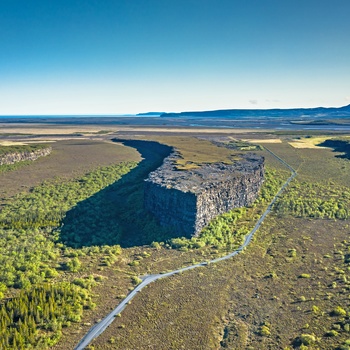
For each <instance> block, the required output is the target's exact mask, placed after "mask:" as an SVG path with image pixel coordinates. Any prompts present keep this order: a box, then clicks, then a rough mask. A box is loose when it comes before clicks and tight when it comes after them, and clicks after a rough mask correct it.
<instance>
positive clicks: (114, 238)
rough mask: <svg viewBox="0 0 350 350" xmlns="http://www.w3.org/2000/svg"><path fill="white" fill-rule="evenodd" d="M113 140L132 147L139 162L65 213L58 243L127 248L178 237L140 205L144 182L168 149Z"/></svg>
mask: <svg viewBox="0 0 350 350" xmlns="http://www.w3.org/2000/svg"><path fill="white" fill-rule="evenodd" d="M113 141H115V142H122V143H123V144H124V145H125V146H129V147H133V148H135V149H136V150H137V151H138V152H139V153H140V154H141V157H142V158H143V160H142V161H141V162H140V163H139V164H138V166H137V167H136V168H134V169H132V170H131V171H130V172H129V173H127V174H126V175H124V176H123V177H122V178H121V179H120V180H119V181H116V182H115V183H113V184H112V185H110V186H108V187H106V188H105V189H103V190H101V191H100V192H98V193H96V194H95V195H93V196H91V197H89V198H88V199H86V200H84V201H81V202H79V203H78V204H77V205H76V206H75V207H74V208H72V209H71V210H70V211H68V212H67V214H66V216H65V218H64V220H63V225H62V227H61V232H60V240H61V242H63V243H65V244H66V245H68V246H71V247H75V248H79V247H82V246H92V245H113V244H120V245H121V246H122V247H131V246H135V245H146V244H150V243H152V242H153V241H164V240H167V239H170V238H173V237H176V236H178V234H177V233H176V232H175V230H171V229H170V228H168V229H165V228H163V227H160V226H159V225H158V224H157V221H156V219H155V218H154V217H153V215H151V214H150V213H149V212H147V211H146V210H145V209H144V206H143V191H144V180H145V179H146V178H147V176H148V174H149V173H150V172H151V171H153V170H155V169H157V168H158V167H159V166H161V165H162V163H163V160H164V158H165V157H167V156H168V155H169V154H170V153H171V152H172V148H171V147H169V146H166V145H162V144H159V143H157V142H153V141H140V140H121V139H115V140H113Z"/></svg>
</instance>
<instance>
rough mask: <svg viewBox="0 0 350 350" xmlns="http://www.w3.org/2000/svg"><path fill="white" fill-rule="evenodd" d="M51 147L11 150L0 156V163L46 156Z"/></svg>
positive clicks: (12, 162)
mask: <svg viewBox="0 0 350 350" xmlns="http://www.w3.org/2000/svg"><path fill="white" fill-rule="evenodd" d="M51 151H52V148H51V147H47V148H41V149H38V150H34V151H24V152H11V153H6V154H4V155H1V156H0V165H4V164H14V163H17V162H21V161H24V160H36V159H38V158H39V157H44V156H47V155H49V154H50V153H51Z"/></svg>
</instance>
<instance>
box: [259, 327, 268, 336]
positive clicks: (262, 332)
mask: <svg viewBox="0 0 350 350" xmlns="http://www.w3.org/2000/svg"><path fill="white" fill-rule="evenodd" d="M270 334H271V332H270V328H269V327H267V326H265V325H264V326H261V328H260V330H259V335H261V336H268V335H270Z"/></svg>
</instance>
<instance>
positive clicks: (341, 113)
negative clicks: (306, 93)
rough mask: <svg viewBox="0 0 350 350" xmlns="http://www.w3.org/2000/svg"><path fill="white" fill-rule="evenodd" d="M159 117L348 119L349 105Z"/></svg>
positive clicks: (207, 112) (244, 110)
mask: <svg viewBox="0 0 350 350" xmlns="http://www.w3.org/2000/svg"><path fill="white" fill-rule="evenodd" d="M161 117H163V118H164V117H166V118H174V117H180V118H181V117H201V118H218V117H221V118H230V117H231V118H232V117H233V118H234V117H243V118H244V117H296V118H299V117H318V118H324V117H326V118H343V117H350V105H348V106H344V107H339V108H337V107H316V108H292V109H219V110H216V111H194V112H180V113H163V114H161Z"/></svg>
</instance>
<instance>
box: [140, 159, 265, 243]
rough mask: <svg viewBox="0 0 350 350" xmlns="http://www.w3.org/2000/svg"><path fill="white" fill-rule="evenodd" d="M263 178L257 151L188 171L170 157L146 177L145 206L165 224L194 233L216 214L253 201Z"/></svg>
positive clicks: (182, 232)
mask: <svg viewBox="0 0 350 350" xmlns="http://www.w3.org/2000/svg"><path fill="white" fill-rule="evenodd" d="M263 180H264V158H263V157H261V156H258V155H256V154H251V153H249V154H245V155H242V158H241V160H239V161H237V162H235V163H234V164H232V165H227V164H223V163H214V164H205V165H203V166H201V167H200V168H197V169H193V170H189V171H179V170H177V169H176V167H175V165H174V163H173V157H172V156H170V157H168V158H166V159H165V160H164V163H163V165H162V166H161V167H160V168H158V169H157V170H156V171H153V172H152V173H150V174H149V177H148V178H147V179H146V180H145V181H146V183H145V194H144V201H145V207H146V209H147V210H149V211H150V212H151V213H153V214H154V216H155V217H156V218H157V219H158V221H159V223H160V224H161V225H162V226H171V227H173V228H175V229H176V230H178V231H179V233H181V234H184V235H186V236H193V235H194V236H195V235H198V234H199V233H200V231H201V230H202V229H203V228H204V227H205V226H206V225H208V223H209V222H210V220H212V219H213V218H214V217H216V216H217V215H220V214H223V213H225V212H228V211H229V210H231V209H233V208H237V207H242V206H247V205H250V204H252V203H253V201H254V200H255V199H256V198H257V196H258V192H259V189H260V187H261V185H262V183H263Z"/></svg>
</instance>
